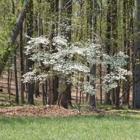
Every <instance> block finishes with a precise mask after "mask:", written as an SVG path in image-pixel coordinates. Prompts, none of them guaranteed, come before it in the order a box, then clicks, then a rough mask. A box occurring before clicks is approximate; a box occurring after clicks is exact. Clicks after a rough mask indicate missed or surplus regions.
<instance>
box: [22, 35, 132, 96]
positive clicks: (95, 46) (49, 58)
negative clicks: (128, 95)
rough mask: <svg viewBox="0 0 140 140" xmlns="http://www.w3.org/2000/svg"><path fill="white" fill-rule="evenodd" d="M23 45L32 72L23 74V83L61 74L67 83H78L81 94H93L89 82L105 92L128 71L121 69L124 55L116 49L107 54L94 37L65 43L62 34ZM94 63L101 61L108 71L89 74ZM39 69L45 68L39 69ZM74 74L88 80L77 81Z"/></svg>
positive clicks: (31, 40) (37, 39)
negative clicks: (92, 39) (93, 39)
mask: <svg viewBox="0 0 140 140" xmlns="http://www.w3.org/2000/svg"><path fill="white" fill-rule="evenodd" d="M40 45H41V47H40ZM51 46H53V47H51ZM25 48H26V52H25V53H26V54H27V55H28V54H30V56H31V57H30V58H29V59H32V60H33V61H34V62H35V66H34V68H32V71H30V72H27V73H25V74H24V75H23V82H24V83H28V82H36V81H39V82H40V83H44V81H45V80H46V79H47V78H48V77H49V76H53V75H61V76H63V77H64V78H65V79H66V80H67V83H70V84H72V85H74V86H80V87H81V91H82V92H83V93H89V94H94V93H95V92H94V88H95V87H93V85H92V84H91V83H92V82H93V81H94V82H95V83H96V86H97V87H98V86H102V87H103V89H104V90H105V91H109V90H110V89H112V88H116V87H117V86H118V84H117V81H119V80H120V79H123V80H125V77H126V76H127V75H130V74H131V72H129V71H127V70H125V69H124V68H123V67H124V65H125V64H126V58H128V56H127V55H125V54H124V53H123V52H118V53H117V54H115V55H113V56H109V55H107V54H106V53H104V51H103V49H102V45H101V43H100V42H99V41H98V40H97V41H96V40H95V41H94V42H93V41H91V40H87V41H86V42H70V43H68V41H67V39H65V38H63V37H62V36H56V37H54V38H53V40H49V39H48V38H46V37H45V36H40V37H37V38H30V41H29V42H28V45H27V46H26V47H25ZM52 48H53V49H52ZM54 48H55V49H54ZM94 64H96V65H99V64H101V65H103V66H104V67H107V66H108V64H109V65H110V67H111V72H110V73H109V74H104V76H103V77H98V75H96V76H93V75H91V73H90V71H91V67H92V66H93V65H94ZM40 68H44V69H45V68H49V69H47V70H44V71H43V72H42V70H41V69H40ZM77 73H78V74H80V77H82V78H85V77H88V79H89V80H82V81H81V80H80V78H79V76H77ZM99 78H102V80H103V85H99V84H98V80H97V79H99ZM97 87H96V88H97Z"/></svg>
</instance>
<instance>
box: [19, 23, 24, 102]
mask: <svg viewBox="0 0 140 140" xmlns="http://www.w3.org/2000/svg"><path fill="white" fill-rule="evenodd" d="M22 28H23V27H22V25H21V30H20V44H19V45H20V46H19V47H20V48H19V50H20V51H19V57H20V96H21V103H24V102H25V101H24V84H23V82H22V80H21V78H22V75H23V71H24V63H23V62H24V58H23V52H22V51H23V38H22V31H23V29H22Z"/></svg>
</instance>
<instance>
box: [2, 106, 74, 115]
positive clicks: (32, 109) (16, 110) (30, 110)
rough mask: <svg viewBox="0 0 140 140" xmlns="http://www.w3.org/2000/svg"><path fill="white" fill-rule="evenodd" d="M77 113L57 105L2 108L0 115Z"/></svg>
mask: <svg viewBox="0 0 140 140" xmlns="http://www.w3.org/2000/svg"><path fill="white" fill-rule="evenodd" d="M76 114H77V113H76V112H75V111H72V110H68V109H65V108H63V107H59V106H55V105H50V106H49V105H47V106H16V107H10V108H0V116H8V117H10V116H72V115H76Z"/></svg>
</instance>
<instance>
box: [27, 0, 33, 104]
mask: <svg viewBox="0 0 140 140" xmlns="http://www.w3.org/2000/svg"><path fill="white" fill-rule="evenodd" d="M29 7H30V8H29V11H28V13H27V36H29V37H32V36H33V0H30V2H29ZM28 41H29V39H28ZM29 57H30V55H28V58H29ZM32 68H33V61H32V60H31V59H27V69H28V71H30V70H31V69H32ZM27 86H28V104H34V97H33V93H34V85H33V83H28V84H27Z"/></svg>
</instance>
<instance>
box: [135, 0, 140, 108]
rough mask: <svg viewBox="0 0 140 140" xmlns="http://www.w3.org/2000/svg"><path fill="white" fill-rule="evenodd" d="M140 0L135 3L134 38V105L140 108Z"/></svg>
mask: <svg viewBox="0 0 140 140" xmlns="http://www.w3.org/2000/svg"><path fill="white" fill-rule="evenodd" d="M139 7H140V0H136V5H135V11H136V13H135V38H134V52H133V53H134V62H135V66H134V81H138V82H136V83H135V84H134V91H133V92H134V97H133V105H134V108H135V109H140V80H139V79H140V63H139V62H140V32H139V30H140V24H139V22H140V8H139Z"/></svg>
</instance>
